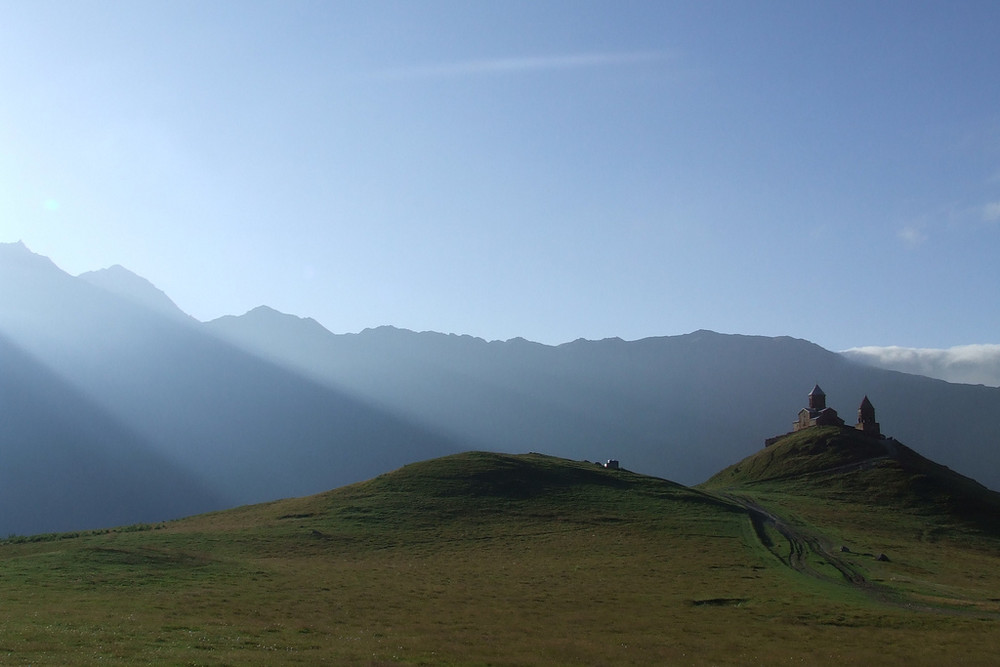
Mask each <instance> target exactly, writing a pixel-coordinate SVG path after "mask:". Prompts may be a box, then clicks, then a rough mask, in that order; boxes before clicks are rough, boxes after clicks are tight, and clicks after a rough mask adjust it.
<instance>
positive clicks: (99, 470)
mask: <svg viewBox="0 0 1000 667" xmlns="http://www.w3.org/2000/svg"><path fill="white" fill-rule="evenodd" d="M0 369H2V371H0V534H2V535H8V534H10V533H37V532H54V531H67V530H76V529H81V528H100V527H105V526H111V525H125V524H131V523H137V522H146V521H159V520H163V519H168V518H172V517H177V516H183V515H186V514H191V513H193V512H200V511H204V510H205V509H207V508H211V507H221V506H224V505H225V504H226V500H224V499H223V498H222V497H221V496H220V495H219V494H218V493H216V492H214V491H213V490H212V489H211V488H210V485H209V484H207V483H206V480H204V479H201V478H200V477H199V476H198V474H197V473H196V472H194V471H192V470H185V469H184V468H182V467H180V466H178V465H177V464H176V463H174V462H173V461H171V460H170V459H169V457H167V456H165V455H164V454H163V453H162V452H160V451H157V449H156V448H155V447H154V446H152V445H151V444H150V443H149V442H148V441H146V440H145V439H144V438H143V437H142V436H140V435H139V434H138V433H136V432H135V431H133V430H131V429H129V428H128V427H126V426H124V425H123V424H121V423H120V422H119V421H118V420H116V419H115V418H114V417H112V416H111V415H109V414H108V413H107V412H106V411H104V410H103V409H102V408H101V407H100V406H98V405H97V404H96V403H94V402H93V401H92V400H89V399H88V398H87V397H86V396H84V395H82V394H81V393H80V392H79V391H77V390H76V389H73V388H72V387H69V386H68V385H66V384H65V383H64V382H63V381H62V380H60V379H59V378H58V377H56V376H55V375H54V374H53V373H52V372H51V371H49V370H48V369H46V368H44V367H43V366H41V365H40V364H38V363H37V362H36V361H35V360H33V359H31V358H30V357H29V356H28V355H26V354H24V353H23V352H21V351H20V350H18V349H17V348H16V347H15V346H13V345H12V344H11V343H10V342H9V341H8V340H7V338H6V337H4V336H2V335H0Z"/></svg>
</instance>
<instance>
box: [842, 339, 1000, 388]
mask: <svg viewBox="0 0 1000 667" xmlns="http://www.w3.org/2000/svg"><path fill="white" fill-rule="evenodd" d="M841 354H843V355H844V356H845V357H847V358H849V359H852V360H853V361H857V362H860V363H863V364H866V365H868V366H875V367H876V368H886V369H888V370H893V371H902V372H903V373H913V374H915V375H926V376H927V377H932V378H937V379H939V380H946V381H948V382H961V383H964V384H985V385H989V386H992V387H997V386H1000V345H958V346H956V347H950V348H947V349H931V348H915V347H898V346H895V345H891V346H888V347H875V346H869V347H854V348H851V349H849V350H844V351H843V352H841Z"/></svg>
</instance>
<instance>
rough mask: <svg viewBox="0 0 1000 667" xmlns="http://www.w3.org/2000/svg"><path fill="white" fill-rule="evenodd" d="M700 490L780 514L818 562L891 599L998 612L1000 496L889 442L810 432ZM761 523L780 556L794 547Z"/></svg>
mask: <svg viewBox="0 0 1000 667" xmlns="http://www.w3.org/2000/svg"><path fill="white" fill-rule="evenodd" d="M700 488H702V489H703V490H708V491H712V492H714V493H717V494H719V495H721V496H724V497H727V498H729V499H732V500H734V501H739V502H742V504H743V505H744V506H750V507H752V508H754V507H755V508H758V509H760V510H762V511H764V512H765V513H768V512H769V513H773V514H776V515H780V516H781V517H782V522H781V525H780V526H779V527H782V528H784V529H786V530H787V531H788V532H796V531H797V532H798V533H800V534H802V535H805V536H809V539H810V540H811V544H812V551H813V552H814V553H813V554H812V555H813V556H814V559H815V560H817V561H825V562H826V563H827V564H828V565H829V564H833V565H835V566H838V567H837V569H838V570H840V571H841V572H840V573H841V574H844V571H847V572H857V573H858V575H859V576H861V577H862V578H863V579H864V581H865V582H866V583H867V584H869V589H870V590H872V591H873V592H878V593H879V597H880V598H881V599H883V600H894V601H896V602H897V603H900V604H909V605H911V606H919V605H930V606H935V607H947V608H951V609H954V610H959V609H961V610H980V611H985V612H989V613H997V612H998V611H1000V607H998V604H997V603H998V601H1000V581H998V580H997V579H996V578H995V577H994V576H993V574H992V571H993V569H994V568H995V567H996V565H997V560H996V559H997V555H1000V552H998V550H997V549H998V547H1000V494H998V493H996V492H994V491H991V490H989V489H987V488H985V487H984V486H982V485H981V484H979V483H977V482H976V481H974V480H972V479H969V478H968V477H964V476H962V475H959V474H958V473H955V472H954V471H952V470H949V469H948V468H946V467H944V466H941V465H938V464H937V463H934V462H933V461H929V460H928V459H926V458H924V457H922V456H920V455H919V454H917V453H916V452H914V451H913V450H912V449H910V448H908V447H906V446H905V445H903V444H902V443H900V442H897V441H895V440H893V439H891V438H890V439H878V438H872V437H869V436H865V435H864V434H862V433H860V432H858V431H855V430H853V429H850V428H837V427H824V428H812V429H806V430H803V431H799V432H797V433H793V434H790V435H788V436H785V437H784V438H782V439H780V440H779V441H778V442H776V443H775V444H774V445H772V446H770V447H767V448H765V449H762V450H760V451H758V452H756V453H755V454H753V455H751V456H749V457H747V458H746V459H744V460H742V461H740V462H739V463H736V464H735V465H732V466H730V467H728V468H726V469H725V470H723V471H721V472H720V473H718V474H716V475H715V476H713V477H712V478H711V479H709V480H708V481H707V482H705V483H704V484H702V485H701V486H700ZM763 524H764V525H763V528H764V530H765V532H766V531H768V530H769V531H770V532H771V537H772V540H773V542H774V544H773V546H772V549H771V550H772V552H774V553H775V554H776V555H779V557H782V554H783V550H790V549H792V548H793V547H794V545H791V544H789V539H788V535H782V534H781V531H780V530H777V529H776V528H775V527H774V526H775V522H773V521H764V522H763ZM879 555H882V556H883V557H884V558H886V559H888V560H887V561H876V560H875V558H877V557H878V556H879ZM786 560H787V559H786Z"/></svg>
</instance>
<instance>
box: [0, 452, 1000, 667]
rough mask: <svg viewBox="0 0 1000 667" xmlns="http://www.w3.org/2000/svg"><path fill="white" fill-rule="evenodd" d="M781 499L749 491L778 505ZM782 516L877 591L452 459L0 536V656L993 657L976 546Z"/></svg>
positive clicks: (623, 505) (431, 659)
mask: <svg viewBox="0 0 1000 667" xmlns="http://www.w3.org/2000/svg"><path fill="white" fill-rule="evenodd" d="M780 493H781V490H780V489H778V488H777V487H775V488H774V489H772V490H771V494H772V495H770V496H769V495H767V493H763V492H762V493H761V494H760V496H759V497H760V500H761V502H766V503H768V505H769V506H771V505H772V504H773V505H777V503H778V501H780V500H782V498H781V497H779V496H780ZM785 499H786V500H790V499H792V496H791V495H788V496H787V497H786V498H785ZM797 502H798V503H799V504H797V505H795V506H794V507H795V517H794V521H797V522H799V523H800V525H801V526H802V529H803V530H812V531H815V533H816V534H821V535H823V536H824V539H830V540H834V541H844V542H850V544H851V545H852V547H851V548H852V551H856V552H857V554H855V556H856V560H857V566H858V568H859V569H860V570H862V571H863V572H864V573H865V574H866V576H867V577H868V578H869V579H870V580H871V581H873V582H875V583H877V584H878V585H879V586H880V587H881V588H882V589H884V591H885V594H884V595H881V596H873V595H871V594H869V593H868V592H866V591H865V590H861V589H859V588H857V587H854V586H851V585H848V584H847V582H845V581H838V580H837V578H836V577H835V576H829V577H818V576H810V575H808V574H803V573H802V572H799V571H796V570H794V569H792V568H790V567H788V566H787V564H786V563H785V562H783V561H782V559H781V558H780V544H779V543H780V539H781V535H780V534H779V533H774V535H773V537H774V539H773V540H772V544H771V545H770V547H768V546H767V545H765V544H764V543H762V542H761V540H760V536H759V534H758V532H757V531H756V530H755V529H754V526H753V523H752V521H751V520H750V514H749V513H748V511H747V510H746V509H745V508H744V507H742V506H740V505H739V504H737V503H733V502H731V501H729V500H727V499H725V498H723V497H721V496H719V495H715V492H711V493H709V492H704V491H699V490H695V489H688V488H685V487H681V486H678V485H676V484H672V483H670V482H667V481H664V480H659V479H654V478H649V477H643V476H640V475H635V474H632V473H630V472H627V471H609V470H605V469H602V468H599V467H597V466H595V465H594V464H588V463H583V462H571V461H565V460H562V459H554V458H551V457H545V456H541V455H523V456H504V455H497V454H485V453H470V454H463V455H458V456H453V457H447V458H444V459H437V460H434V461H429V462H426V463H421V464H414V465H412V466H407V467H405V468H402V469H400V470H398V471H395V472H393V473H390V474H387V475H383V476H382V477H379V478H376V479H374V480H371V481H369V482H365V483H362V484H357V485H353V486H350V487H345V488H343V489H338V490H336V491H332V492H329V493H326V494H321V495H318V496H312V497H309V498H303V499H292V500H284V501H279V502H274V503H269V504H265V505H258V506H252V507H244V508H238V509H235V510H231V511H227V512H218V513H214V514H208V515H203V516H198V517H192V518H190V519H185V520H180V521H175V522H169V523H166V524H161V525H154V526H136V527H130V528H127V529H119V530H113V531H108V532H95V533H87V534H79V535H66V536H41V537H37V538H30V539H29V538H18V539H10V540H7V541H6V542H4V543H3V544H2V545H0V599H2V601H3V604H2V605H0V660H2V662H3V663H4V664H67V663H78V664H96V663H101V664H142V663H151V664H164V663H166V664H193V665H201V664H204V665H215V664H240V665H245V664H294V663H298V664H389V663H395V662H402V663H414V664H608V665H611V664H614V665H619V664H753V663H761V664H784V663H793V662H794V663H801V662H804V663H807V664H810V663H812V664H815V663H834V662H840V663H843V662H845V661H846V662H850V663H860V662H872V661H878V662H880V663H904V662H905V663H907V664H941V663H942V662H956V661H963V662H965V663H983V664H985V663H988V662H992V661H993V660H994V649H995V646H997V645H998V643H1000V620H998V619H997V616H996V612H997V609H996V598H1000V568H998V565H1000V560H998V558H997V554H998V553H1000V552H998V551H997V549H996V547H997V544H998V543H997V542H996V541H995V540H994V539H993V538H991V537H990V536H988V535H982V534H976V536H975V537H976V540H978V541H976V540H973V541H971V542H969V543H968V544H966V543H963V539H964V538H963V535H965V536H967V537H970V539H971V536H972V533H963V534H957V533H956V534H954V535H951V536H942V535H939V536H938V537H937V538H931V537H929V536H928V535H926V534H920V533H919V531H918V533H917V534H913V529H915V528H916V527H917V526H918V525H919V524H918V522H908V523H905V524H904V525H905V528H904V529H902V530H895V529H893V530H888V531H884V530H882V529H881V528H884V525H881V527H880V523H879V522H878V521H877V519H876V518H873V519H872V521H871V525H865V526H862V527H858V526H855V525H853V524H852V523H851V522H850V521H848V520H847V519H845V517H848V514H849V512H848V513H842V514H838V512H837V511H835V510H834V509H832V508H831V507H830V504H829V502H828V501H825V500H821V501H815V502H814V503H813V504H812V505H809V504H802V502H801V499H798V500H797ZM854 511H855V510H854V509H850V512H854ZM857 511H858V512H862V513H863V512H865V511H866V509H865V508H861V509H858V510H857ZM884 523H886V522H882V524H884ZM827 526H829V528H828V527H827ZM865 550H869V551H872V552H874V551H876V550H881V551H885V552H887V553H890V554H891V558H892V559H891V560H890V561H889V562H878V561H875V560H874V559H873V558H869V557H866V556H863V555H862V553H863V552H864V551H865ZM814 560H816V559H814ZM816 567H818V568H820V569H821V568H822V565H821V564H816ZM963 572H964V574H963Z"/></svg>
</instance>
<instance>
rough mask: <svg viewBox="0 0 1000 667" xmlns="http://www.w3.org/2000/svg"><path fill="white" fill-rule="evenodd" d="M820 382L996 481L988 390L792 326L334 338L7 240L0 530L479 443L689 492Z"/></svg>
mask: <svg viewBox="0 0 1000 667" xmlns="http://www.w3.org/2000/svg"><path fill="white" fill-rule="evenodd" d="M817 382H819V383H820V384H821V385H822V386H823V388H824V390H825V391H826V393H827V395H828V402H829V404H830V405H831V406H832V407H834V408H836V409H837V410H838V411H839V412H840V413H841V416H842V417H845V418H846V419H847V420H848V421H849V422H852V421H853V418H854V414H855V411H856V409H857V406H858V403H860V400H861V398H862V397H863V396H864V395H868V396H869V397H870V398H871V400H872V402H873V403H874V405H875V408H876V410H877V414H878V419H879V421H880V422H881V423H882V425H883V430H884V431H885V432H886V433H888V434H890V435H894V436H896V437H898V438H899V439H900V440H902V441H904V442H906V443H907V444H908V445H910V446H911V447H913V448H914V449H916V450H917V451H919V452H920V453H921V454H923V455H924V456H927V457H929V458H932V459H934V460H936V461H939V462H941V463H943V464H945V465H948V466H950V467H952V468H954V469H955V470H957V471H959V472H961V473H963V474H966V475H969V476H971V477H974V478H976V479H977V480H979V481H980V482H982V483H984V484H986V485H987V486H990V487H992V488H1000V468H998V465H997V464H998V463H1000V453H998V450H997V444H998V443H1000V423H998V422H997V420H996V419H995V415H996V414H997V413H998V408H1000V389H997V388H994V387H983V386H971V385H958V384H949V383H947V382H943V381H940V380H932V379H929V378H926V377H920V376H915V375H906V374H903V373H899V372H893V371H887V370H882V369H877V368H871V367H867V366H863V365H860V364H857V363H853V362H851V361H849V360H848V359H846V358H844V357H843V356H841V355H838V354H836V353H833V352H829V351H827V350H824V349H822V348H820V347H818V346H816V345H814V344H812V343H809V342H807V341H803V340H798V339H793V338H785V337H782V338H766V337H758V336H739V335H722V334H716V333H713V332H709V331H698V332H694V333H691V334H687V335H683V336H670V337H660V338H649V339H644V340H638V341H630V342H627V341H622V340H619V339H608V340H602V341H586V340H578V341H574V342H572V343H567V344H564V345H559V346H546V345H541V344H537V343H531V342H529V341H525V340H523V339H513V340H510V341H506V342H499V341H494V342H486V341H483V340H481V339H476V338H472V337H468V336H455V335H445V334H437V333H428V332H424V333H414V332H410V331H405V330H399V329H394V328H392V327H380V328H377V329H369V330H365V331H363V332H361V333H358V334H333V333H330V332H329V331H327V330H326V329H324V328H323V327H322V326H320V325H319V324H318V323H316V322H315V321H313V320H309V319H302V318H298V317H294V316H290V315H284V314H281V313H278V312H276V311H274V310H271V309H269V308H264V307H262V308H258V309H255V310H253V311H251V312H249V313H247V314H245V315H242V316H239V317H224V318H220V319H218V320H215V321H212V322H208V323H200V322H197V321H195V320H193V319H192V318H190V317H188V316H187V315H185V314H184V313H183V312H181V311H180V310H179V309H177V308H176V306H175V305H174V304H173V303H172V302H171V301H170V299H169V298H168V297H167V296H166V295H164V294H163V293H162V292H160V291H159V290H157V289H156V288H155V287H154V286H152V285H151V284H149V283H148V282H147V281H145V280H143V279H142V278H140V277H138V276H135V275H134V274H132V273H130V272H128V271H127V270H125V269H122V268H121V267H114V268H112V269H107V270H104V271H97V272H92V273H87V274H83V275H81V276H78V277H72V276H70V275H68V274H66V273H65V272H63V271H61V270H60V269H59V268H58V267H56V266H55V265H54V264H52V262H50V261H49V260H48V259H46V258H44V257H40V256H38V255H35V254H33V253H31V252H30V251H29V250H28V249H27V248H25V247H24V246H23V245H21V244H8V245H0V419H2V423H3V428H2V429H0V471H2V472H0V474H2V475H3V482H4V484H3V490H2V494H3V495H2V497H3V499H4V500H6V501H7V502H5V503H4V504H3V507H4V508H5V509H4V510H3V511H2V512H0V533H2V534H6V533H9V532H21V533H23V532H40V531H53V530H71V529H78V528H90V527H100V526H106V525H112V524H122V523H130V522H137V521H154V520H160V519H165V518H172V517H177V516H181V515H184V514H191V513H194V512H198V511H205V510H209V509H218V508H222V507H227V506H232V505H236V504H242V503H250V502H258V501H264V500H270V499H274V498H279V497H287V496H297V495H305V494H309V493H315V492H319V491H323V490H326V489H330V488H334V487H337V486H341V485H344V484H347V483H350V482H353V481H358V480H361V479H365V478H368V477H371V476H374V475H376V474H379V473H382V472H385V471H387V470H389V469H392V468H395V467H398V466H400V465H402V464H404V463H408V462H412V461H417V460H422V459H427V458H431V457H435V456H440V455H444V454H448V453H453V452H458V451H465V450H470V449H486V450H495V451H506V452H524V451H542V452H545V453H547V454H552V455H556V456H564V457H567V458H572V459H591V460H595V459H606V458H618V459H620V460H622V462H623V464H624V465H626V466H627V467H628V468H630V469H632V470H636V471H639V472H643V473H647V474H652V475H657V476H661V477H666V478H668V479H672V480H675V481H678V482H681V483H685V484H693V483H697V482H701V481H703V480H705V479H707V478H708V477H710V476H711V475H712V474H714V473H716V472H718V471H719V470H721V469H723V468H725V467H726V466H727V465H729V464H731V463H733V462H734V461H737V460H739V459H741V458H743V457H745V456H747V455H748V454H750V453H752V452H754V451H755V450H757V449H759V448H760V447H761V445H762V440H763V438H765V437H767V436H770V435H775V434H778V433H783V432H785V431H788V430H789V429H790V427H791V422H792V420H793V419H794V417H795V413H796V411H797V410H798V409H799V408H800V407H801V406H802V405H804V404H805V400H806V393H807V392H808V391H809V389H811V388H812V386H813V385H814V384H815V383H817Z"/></svg>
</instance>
